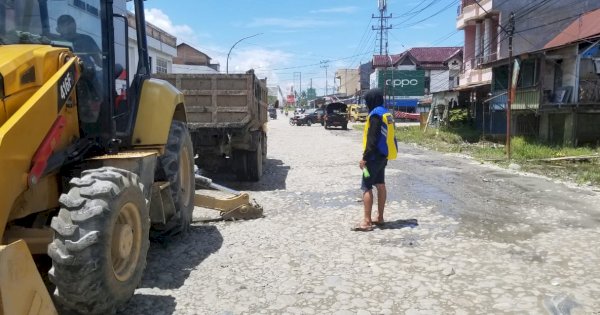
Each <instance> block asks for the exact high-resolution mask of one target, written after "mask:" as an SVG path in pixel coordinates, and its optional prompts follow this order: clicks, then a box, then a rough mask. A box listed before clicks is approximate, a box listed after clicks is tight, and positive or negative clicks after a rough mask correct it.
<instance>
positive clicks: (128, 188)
mask: <svg viewBox="0 0 600 315" xmlns="http://www.w3.org/2000/svg"><path fill="white" fill-rule="evenodd" d="M143 190H144V188H143V185H142V184H141V183H140V182H139V178H138V176H137V175H136V174H134V173H132V172H129V171H126V170H123V169H118V168H112V167H103V168H99V169H94V170H87V171H84V172H83V173H82V177H80V178H73V179H72V180H71V181H70V189H69V191H68V193H66V194H62V195H61V196H60V205H61V208H60V211H59V213H58V215H57V216H56V217H54V218H52V223H51V227H52V229H53V230H54V232H55V233H54V240H53V242H52V243H51V244H50V245H49V246H48V255H49V256H50V258H52V268H51V269H50V272H49V274H48V275H49V278H50V280H51V281H52V282H53V283H54V284H55V285H56V290H55V292H54V297H55V301H56V303H57V305H58V306H59V309H62V310H64V311H65V312H66V313H68V314H73V313H75V314H112V313H114V312H115V311H116V308H117V307H118V306H119V305H122V304H124V303H125V302H126V301H127V300H128V299H129V298H131V296H132V295H133V292H134V290H135V289H136V288H137V286H138V284H139V283H140V281H141V279H142V274H143V272H144V268H145V267H146V254H147V252H148V246H149V229H150V217H149V214H148V201H147V200H146V199H145V197H144V193H143Z"/></svg>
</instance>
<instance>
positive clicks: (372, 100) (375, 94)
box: [364, 89, 383, 111]
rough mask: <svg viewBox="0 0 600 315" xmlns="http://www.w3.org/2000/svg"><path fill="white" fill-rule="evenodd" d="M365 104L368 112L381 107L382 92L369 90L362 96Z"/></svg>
mask: <svg viewBox="0 0 600 315" xmlns="http://www.w3.org/2000/svg"><path fill="white" fill-rule="evenodd" d="M364 99H365V103H366V104H367V107H368V108H369V110H370V111H371V110H373V109H374V108H375V107H377V106H381V105H383V91H381V89H370V90H368V91H367V93H365V95H364Z"/></svg>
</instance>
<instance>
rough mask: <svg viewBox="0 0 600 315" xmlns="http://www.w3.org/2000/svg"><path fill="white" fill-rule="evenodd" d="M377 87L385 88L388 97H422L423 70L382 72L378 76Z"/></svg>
mask: <svg viewBox="0 0 600 315" xmlns="http://www.w3.org/2000/svg"><path fill="white" fill-rule="evenodd" d="M377 85H378V86H379V87H385V94H386V95H390V96H423V94H424V93H425V71H424V70H383V71H380V72H379V74H378V84H377Z"/></svg>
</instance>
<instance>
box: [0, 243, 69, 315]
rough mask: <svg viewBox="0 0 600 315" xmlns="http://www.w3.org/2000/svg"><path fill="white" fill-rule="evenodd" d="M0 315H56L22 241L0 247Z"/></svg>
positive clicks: (48, 295)
mask: <svg viewBox="0 0 600 315" xmlns="http://www.w3.org/2000/svg"><path fill="white" fill-rule="evenodd" d="M0 314H5V315H12V314H29V315H52V314H58V313H57V312H56V309H55V308H54V304H52V299H51V298H50V294H48V290H47V289H46V286H44V282H42V278H41V276H40V274H39V272H38V270H37V267H36V266H35V263H34V262H33V258H32V257H31V254H30V253H29V250H28V249H27V245H26V244H25V242H23V241H17V242H14V243H12V244H10V245H7V246H0Z"/></svg>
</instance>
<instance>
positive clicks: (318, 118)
mask: <svg viewBox="0 0 600 315" xmlns="http://www.w3.org/2000/svg"><path fill="white" fill-rule="evenodd" d="M324 112H325V111H324V110H322V109H320V108H312V109H307V110H306V111H305V112H304V114H305V115H306V116H307V119H310V122H311V123H313V124H317V123H321V125H322V124H323V113H324Z"/></svg>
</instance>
